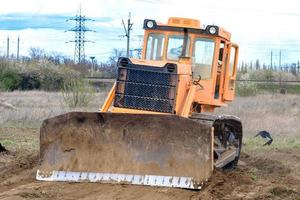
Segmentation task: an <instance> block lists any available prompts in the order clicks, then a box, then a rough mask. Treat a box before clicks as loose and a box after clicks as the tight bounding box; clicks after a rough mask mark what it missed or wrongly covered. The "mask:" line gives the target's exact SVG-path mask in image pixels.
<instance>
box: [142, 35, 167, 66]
mask: <svg viewBox="0 0 300 200" xmlns="http://www.w3.org/2000/svg"><path fill="white" fill-rule="evenodd" d="M164 43H165V35H163V34H154V33H151V34H149V37H148V41H147V49H146V60H163V54H164V52H163V51H164Z"/></svg>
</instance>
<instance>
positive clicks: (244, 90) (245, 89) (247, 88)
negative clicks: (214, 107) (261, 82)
mask: <svg viewBox="0 0 300 200" xmlns="http://www.w3.org/2000/svg"><path fill="white" fill-rule="evenodd" d="M236 92H237V95H238V96H243V97H245V96H255V95H257V94H258V89H257V85H256V84H255V83H250V82H239V83H238V84H237V88H236Z"/></svg>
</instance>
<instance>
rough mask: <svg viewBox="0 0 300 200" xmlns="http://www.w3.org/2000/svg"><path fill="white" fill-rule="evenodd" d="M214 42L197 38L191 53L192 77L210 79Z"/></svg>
mask: <svg viewBox="0 0 300 200" xmlns="http://www.w3.org/2000/svg"><path fill="white" fill-rule="evenodd" d="M214 51H215V42H214V41H213V40H211V39H206V38H197V39H196V40H195V43H194V52H193V77H194V78H198V77H199V76H201V79H203V80H207V79H210V77H211V70H212V64H213V59H214Z"/></svg>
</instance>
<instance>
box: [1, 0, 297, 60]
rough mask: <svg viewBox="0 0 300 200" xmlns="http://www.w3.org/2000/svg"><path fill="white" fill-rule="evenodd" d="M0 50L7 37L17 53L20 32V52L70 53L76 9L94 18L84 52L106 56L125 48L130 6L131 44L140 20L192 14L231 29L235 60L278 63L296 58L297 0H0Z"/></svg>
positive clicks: (137, 43)
mask: <svg viewBox="0 0 300 200" xmlns="http://www.w3.org/2000/svg"><path fill="white" fill-rule="evenodd" d="M0 3H1V4H0V5H1V7H0V55H5V54H6V40H7V37H9V38H10V53H12V54H15V52H16V47H17V38H18V36H19V37H20V54H21V55H28V49H29V48H30V47H39V48H42V49H45V50H46V51H48V52H59V53H61V54H63V55H66V56H69V57H71V58H73V55H74V43H66V42H67V41H70V40H73V39H74V33H73V32H66V30H68V29H70V28H72V27H74V26H75V23H74V22H72V21H66V20H67V19H68V18H70V17H72V16H74V15H76V14H77V13H78V12H79V7H80V5H81V9H82V13H83V14H84V15H85V16H87V17H89V18H91V19H93V20H95V21H91V22H87V23H86V25H87V27H88V28H89V29H93V30H95V31H96V32H87V33H86V38H87V39H89V40H92V41H94V43H86V47H85V53H86V55H87V56H95V57H96V59H97V60H98V61H105V60H107V59H108V57H109V56H110V55H111V52H112V49H113V48H117V49H125V48H126V39H125V38H124V37H122V35H123V34H124V30H123V26H122V23H121V22H122V19H127V17H128V13H129V12H131V18H132V22H133V27H132V28H133V30H132V40H131V48H138V47H139V46H140V45H141V43H142V39H141V35H142V34H143V29H142V24H143V20H144V19H146V18H148V19H155V20H156V21H159V22H163V23H166V22H167V20H168V17H186V18H195V19H199V20H200V21H201V24H202V25H209V24H214V25H218V26H221V27H223V28H225V29H226V30H228V31H229V32H231V34H232V41H233V42H235V43H237V44H238V45H239V46H240V54H239V60H240V62H241V61H245V62H250V61H253V62H254V61H255V60H256V59H259V60H260V61H261V63H266V64H270V60H271V51H272V52H273V65H278V62H279V52H280V51H281V55H282V57H281V59H282V63H292V62H297V61H298V60H300V1H299V0H285V1H282V0H280V1H279V0H264V1H262V0H243V1H241V0H226V1H221V0H210V1H207V0H205V1H204V0H184V1H183V0H181V1H179V0H51V1H49V0H9V1H8V0H0Z"/></svg>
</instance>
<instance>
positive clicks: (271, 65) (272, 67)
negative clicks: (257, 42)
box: [271, 51, 273, 70]
mask: <svg viewBox="0 0 300 200" xmlns="http://www.w3.org/2000/svg"><path fill="white" fill-rule="evenodd" d="M271 70H273V51H271Z"/></svg>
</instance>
